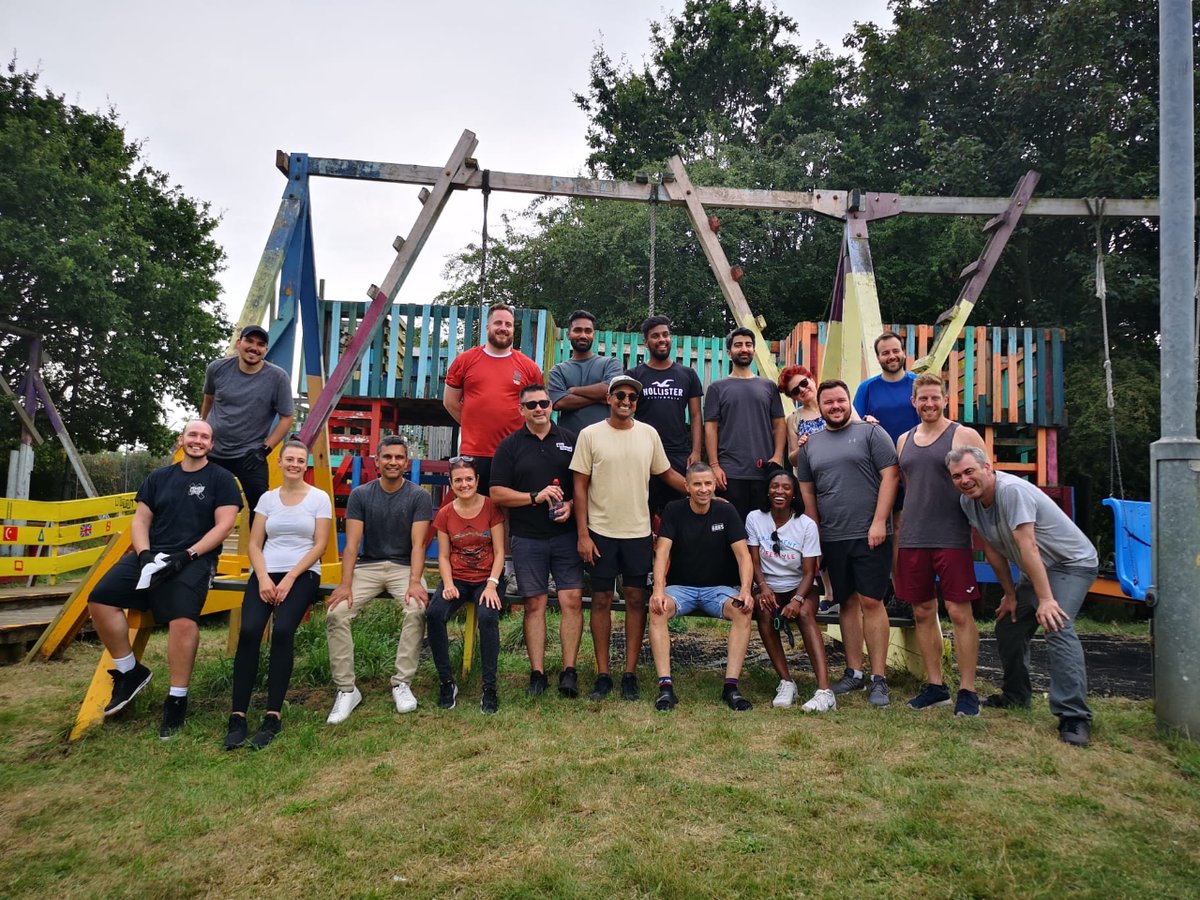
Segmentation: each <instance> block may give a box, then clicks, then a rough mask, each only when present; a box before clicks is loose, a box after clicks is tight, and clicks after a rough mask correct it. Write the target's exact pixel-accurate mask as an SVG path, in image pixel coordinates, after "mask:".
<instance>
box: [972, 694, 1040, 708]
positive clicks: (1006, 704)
mask: <svg viewBox="0 0 1200 900" xmlns="http://www.w3.org/2000/svg"><path fill="white" fill-rule="evenodd" d="M983 705H984V706H986V707H987V708H988V709H1029V707H1030V702H1029V701H1028V700H1026V701H1025V702H1024V703H1022V702H1021V701H1020V700H1014V699H1013V698H1012V697H1010V696H1008V694H992V696H990V697H988V698H987V699H986V700H984V701H983Z"/></svg>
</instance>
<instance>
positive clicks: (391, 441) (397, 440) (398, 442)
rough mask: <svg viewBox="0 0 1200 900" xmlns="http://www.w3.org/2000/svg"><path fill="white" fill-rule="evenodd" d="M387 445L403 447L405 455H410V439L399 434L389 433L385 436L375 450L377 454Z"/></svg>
mask: <svg viewBox="0 0 1200 900" xmlns="http://www.w3.org/2000/svg"><path fill="white" fill-rule="evenodd" d="M385 447H403V448H404V455H405V456H408V441H406V440H405V439H404V438H402V437H400V435H398V434H389V435H387V436H385V437H383V438H382V439H381V440H380V441H379V449H378V450H376V451H375V455H376V456H378V455H379V454H380V453H382V452H383V450H384V448H385Z"/></svg>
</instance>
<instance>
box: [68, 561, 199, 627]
mask: <svg viewBox="0 0 1200 900" xmlns="http://www.w3.org/2000/svg"><path fill="white" fill-rule="evenodd" d="M141 574H142V567H141V566H140V565H138V558H137V554H136V553H126V554H125V555H124V556H122V557H121V558H120V559H119V560H117V561H116V563H114V564H113V567H112V568H111V569H109V570H108V571H107V572H105V573H104V577H103V578H101V579H100V582H99V584H97V585H96V586H95V587H94V588H93V589H92V593H91V596H90V597H88V602H89V603H99V604H100V605H102V606H116V607H119V608H120V609H136V610H139V611H141V612H147V611H149V612H150V613H151V614H153V616H154V621H155V622H157V623H159V624H160V625H161V624H163V623H165V622H170V621H171V620H172V619H191V620H192V621H193V622H198V621H200V610H202V609H203V608H204V600H205V598H206V597H207V596H208V589H209V586H210V585H211V584H212V576H213V564H212V561H211V560H209V559H206V558H204V557H203V556H202V557H200V558H199V559H194V560H192V561H191V562H190V563H188V564H187V566H185V567H184V569H183V571H182V572H180V573H179V574H177V575H176V576H175V577H174V578H170V579H168V580H167V581H164V582H162V583H161V584H159V585H157V586H155V587H152V588H146V589H145V590H142V591H139V590H136V588H137V583H138V578H139V577H140V576H141Z"/></svg>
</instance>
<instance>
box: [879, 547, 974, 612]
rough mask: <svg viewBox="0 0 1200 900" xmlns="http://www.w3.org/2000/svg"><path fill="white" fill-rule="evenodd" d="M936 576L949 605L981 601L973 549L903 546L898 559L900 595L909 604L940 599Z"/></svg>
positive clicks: (898, 591) (944, 598)
mask: <svg viewBox="0 0 1200 900" xmlns="http://www.w3.org/2000/svg"><path fill="white" fill-rule="evenodd" d="M935 575H936V576H937V580H938V581H939V582H940V583H941V588H942V592H941V593H942V599H943V600H945V601H946V602H947V603H970V602H971V601H973V600H978V599H979V585H978V584H976V583H975V557H974V554H972V553H971V550H970V549H969V548H950V549H947V548H933V547H911V548H905V547H901V548H900V555H899V556H898V557H897V559H896V575H895V586H896V596H897V597H898V598H899V599H901V600H903V601H904V602H905V603H921V602H923V601H925V600H935V599H937V595H938V594H937V587H936V586H935V585H934V583H933V579H934V576H935Z"/></svg>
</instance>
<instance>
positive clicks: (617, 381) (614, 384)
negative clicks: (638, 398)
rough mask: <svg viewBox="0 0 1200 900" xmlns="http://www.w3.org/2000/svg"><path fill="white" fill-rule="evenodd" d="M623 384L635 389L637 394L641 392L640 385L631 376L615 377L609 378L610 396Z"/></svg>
mask: <svg viewBox="0 0 1200 900" xmlns="http://www.w3.org/2000/svg"><path fill="white" fill-rule="evenodd" d="M623 384H627V385H629V386H630V387H635V388H637V391H638V393H639V394H640V393H641V392H642V383H641V382H640V381H638V380H637V379H636V378H634V377H633V376H632V375H616V376H614V377H613V378H611V379H610V380H609V382H608V392H609V393H610V394H611V393H612V392H613V391H615V390H616V389H617V388H619V387H620V386H621V385H623Z"/></svg>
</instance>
